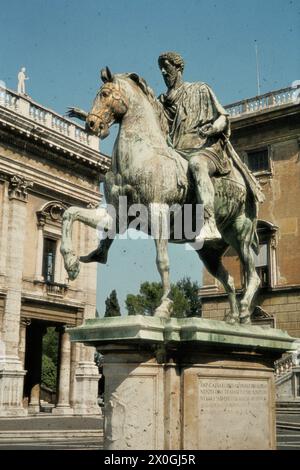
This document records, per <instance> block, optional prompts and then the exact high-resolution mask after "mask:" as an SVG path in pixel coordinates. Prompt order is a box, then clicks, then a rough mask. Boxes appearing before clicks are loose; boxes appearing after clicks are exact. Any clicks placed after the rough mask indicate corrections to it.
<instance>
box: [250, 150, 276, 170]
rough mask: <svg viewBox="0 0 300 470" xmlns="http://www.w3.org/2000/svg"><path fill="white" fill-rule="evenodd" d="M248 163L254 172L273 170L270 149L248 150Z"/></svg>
mask: <svg viewBox="0 0 300 470" xmlns="http://www.w3.org/2000/svg"><path fill="white" fill-rule="evenodd" d="M247 165H248V168H249V170H250V171H252V172H253V173H259V172H261V171H271V167H270V157H269V149H268V148H265V149H261V150H253V151H251V152H247Z"/></svg>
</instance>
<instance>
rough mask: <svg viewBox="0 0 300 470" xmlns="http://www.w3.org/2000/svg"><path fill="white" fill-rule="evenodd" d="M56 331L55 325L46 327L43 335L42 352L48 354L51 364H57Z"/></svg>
mask: <svg viewBox="0 0 300 470" xmlns="http://www.w3.org/2000/svg"><path fill="white" fill-rule="evenodd" d="M58 341H59V337H58V333H57V331H56V329H55V327H52V326H51V327H49V328H47V333H46V334H45V336H44V337H43V353H44V354H45V355H46V356H48V357H49V358H50V359H51V360H52V362H53V364H55V365H56V366H57V357H58Z"/></svg>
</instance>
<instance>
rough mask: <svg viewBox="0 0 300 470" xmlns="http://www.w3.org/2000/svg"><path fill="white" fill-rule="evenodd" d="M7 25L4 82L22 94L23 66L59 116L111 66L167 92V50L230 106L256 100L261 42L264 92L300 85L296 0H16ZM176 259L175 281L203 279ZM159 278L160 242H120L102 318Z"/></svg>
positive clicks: (31, 89)
mask: <svg viewBox="0 0 300 470" xmlns="http://www.w3.org/2000/svg"><path fill="white" fill-rule="evenodd" d="M0 21H1V28H0V79H1V80H4V81H5V82H6V84H7V86H8V87H9V88H13V89H15V88H16V82H17V78H16V77H17V73H18V71H19V69H20V67H21V66H23V65H24V66H26V69H27V74H28V76H29V77H30V80H29V82H27V83H26V85H27V90H28V93H29V94H30V95H31V96H32V98H33V99H35V100H36V101H38V102H40V103H41V104H43V105H45V106H48V107H51V108H52V109H55V110H56V111H58V112H60V113H64V112H65V110H66V108H67V106H71V105H77V106H80V107H82V108H84V109H89V108H90V105H91V102H92V100H93V98H94V96H95V94H96V91H97V88H98V87H99V70H100V68H102V67H103V66H105V65H109V66H110V67H111V69H112V70H113V71H114V72H130V71H134V72H137V73H139V74H140V75H142V76H143V77H144V78H145V79H146V80H147V81H148V82H149V84H150V85H151V86H152V87H153V88H154V90H155V92H156V93H157V94H159V93H161V92H162V91H163V90H164V84H163V81H162V79H161V76H160V72H159V69H158V66H157V57H158V55H159V54H160V53H161V52H163V51H167V50H175V51H178V52H180V53H181V54H182V55H183V57H184V59H185V62H186V68H185V79H186V80H187V81H197V80H201V81H204V82H207V83H208V84H210V85H211V86H212V88H213V89H214V91H215V93H216V94H217V96H218V98H219V100H220V101H221V102H222V103H223V104H228V103H231V102H234V101H237V100H240V99H243V98H246V97H250V96H254V95H256V91H257V87H256V65H255V49H254V41H255V40H256V41H257V43H258V45H259V63H260V74H261V90H262V93H264V92H267V91H270V90H274V89H279V88H282V87H286V86H289V85H290V84H291V83H292V82H293V81H294V80H297V79H300V60H299V50H300V49H299V45H300V2H299V0H298V1H296V0H251V1H250V0H185V1H182V0H151V1H149V0H109V1H107V0H85V1H81V0H68V1H67V0H26V1H25V0H22V1H19V0H18V1H16V0H10V1H9V2H1V7H0ZM113 135H114V133H112V136H113ZM112 140H113V138H110V139H109V140H108V141H107V142H105V141H104V142H102V144H101V150H102V151H103V152H106V153H110V151H111V145H112ZM170 255H171V256H170V257H171V276H172V280H173V281H175V280H177V279H179V278H181V277H182V276H184V275H190V276H191V278H192V279H194V280H198V281H200V277H201V269H200V264H199V261H198V258H197V256H196V255H195V254H194V253H192V252H187V251H186V250H184V248H183V247H174V246H173V247H171V250H170ZM158 279H159V278H158V275H157V273H156V268H155V253H154V249H153V241H151V240H149V241H147V242H142V241H132V240H129V241H124V240H123V241H116V242H115V244H114V245H113V246H112V249H111V255H110V258H109V264H108V266H105V267H101V268H100V271H99V288H98V306H99V311H100V312H103V311H104V300H105V298H106V296H107V295H108V293H109V292H110V291H111V290H112V289H113V288H116V289H117V292H118V295H119V299H120V301H121V305H122V308H123V309H124V304H123V302H124V298H125V296H126V293H127V292H137V290H138V287H139V284H140V282H141V281H144V280H158Z"/></svg>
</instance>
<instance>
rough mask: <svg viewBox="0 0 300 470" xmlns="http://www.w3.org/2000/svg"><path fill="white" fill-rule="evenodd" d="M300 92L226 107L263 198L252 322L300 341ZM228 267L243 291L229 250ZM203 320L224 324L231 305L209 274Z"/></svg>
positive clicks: (236, 144)
mask: <svg viewBox="0 0 300 470" xmlns="http://www.w3.org/2000/svg"><path fill="white" fill-rule="evenodd" d="M299 98H300V89H299V87H298V88H287V89H283V90H279V91H275V92H272V93H267V94H266V95H262V96H258V97H255V98H253V99H249V100H244V101H241V102H239V103H235V104H233V105H229V106H227V110H228V112H229V113H230V116H231V123H232V143H233V145H234V147H235V149H236V150H237V152H238V154H239V155H240V157H241V158H242V160H243V161H244V162H245V163H246V164H247V165H248V167H249V168H250V170H251V171H252V172H253V174H254V175H255V176H256V178H258V180H259V182H260V184H261V186H262V189H263V191H264V194H265V202H264V203H263V204H262V205H260V207H259V220H258V234H259V239H260V254H259V256H257V257H256V259H255V263H256V269H257V272H258V273H259V275H260V278H261V287H260V290H259V294H258V297H257V299H256V300H255V302H256V304H257V305H258V306H259V307H257V308H256V309H255V310H254V312H253V315H252V317H253V321H254V322H256V323H258V324H271V325H272V326H276V327H277V328H281V329H283V330H287V331H288V332H289V334H290V335H292V336H295V337H300V248H299V247H300V99H299ZM224 265H225V266H226V268H227V269H228V270H229V271H230V273H231V274H232V275H233V277H234V279H235V284H236V286H237V289H238V295H239V291H240V290H241V287H242V285H243V282H244V279H243V271H242V268H241V264H240V262H239V260H238V257H237V254H236V253H235V252H234V251H233V250H232V249H228V251H227V253H226V255H225V259H224ZM201 296H202V300H203V316H204V317H206V318H214V319H223V318H224V314H225V312H226V310H227V309H229V304H228V302H227V299H226V295H225V293H224V290H223V288H221V286H220V285H219V284H218V283H217V282H216V280H215V279H213V278H212V277H211V276H210V275H209V274H208V273H207V272H205V273H204V279H203V287H202V289H201Z"/></svg>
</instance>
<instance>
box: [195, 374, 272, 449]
mask: <svg viewBox="0 0 300 470" xmlns="http://www.w3.org/2000/svg"><path fill="white" fill-rule="evenodd" d="M198 379H199V382H198V398H199V402H198V406H199V409H198V411H199V415H198V417H199V421H198V423H199V428H198V433H199V434H198V438H199V441H200V442H201V443H202V444H203V443H205V444H206V446H205V448H207V449H239V448H241V449H268V448H270V442H269V440H268V439H269V437H268V436H269V435H270V432H269V431H270V429H269V428H270V411H269V410H270V403H269V401H270V399H269V383H268V380H266V379H260V380H259V379H252V378H226V377H198ZM201 448H203V447H201Z"/></svg>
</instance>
